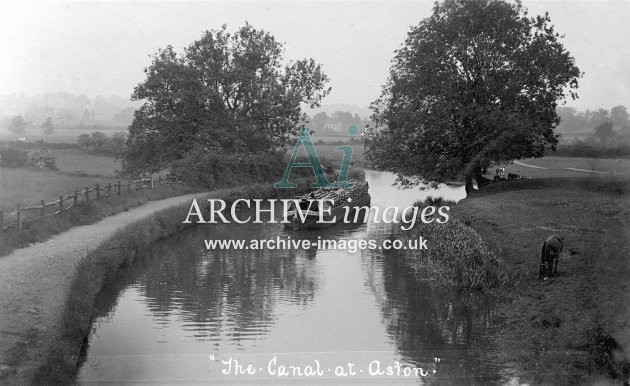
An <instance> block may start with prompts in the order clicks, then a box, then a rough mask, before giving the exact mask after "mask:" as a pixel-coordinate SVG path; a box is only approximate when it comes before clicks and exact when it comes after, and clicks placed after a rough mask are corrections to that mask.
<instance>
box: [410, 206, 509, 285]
mask: <svg viewBox="0 0 630 386" xmlns="http://www.w3.org/2000/svg"><path fill="white" fill-rule="evenodd" d="M414 205H415V206H417V207H419V208H423V207H425V206H429V205H432V206H443V205H445V206H449V207H450V206H453V205H454V203H453V202H442V200H440V199H433V198H431V197H429V198H427V200H425V202H416V203H415V204H414ZM398 237H399V238H400V239H402V240H403V242H404V243H405V244H407V242H408V240H418V239H419V238H420V237H423V238H424V239H425V240H427V247H428V248H427V249H426V250H410V249H404V250H402V251H401V253H402V256H403V258H404V259H405V261H406V262H407V265H408V266H410V267H411V269H412V270H413V271H414V273H415V274H416V276H417V277H418V278H420V279H425V280H426V279H431V280H436V281H437V282H438V283H439V284H443V285H447V286H451V287H458V288H466V289H479V290H484V289H490V288H494V287H496V286H501V285H505V284H506V283H507V282H508V278H509V268H508V267H507V266H506V265H505V264H504V263H503V261H502V260H501V259H499V258H498V257H497V255H496V254H495V253H494V252H492V251H490V249H489V248H488V245H487V244H486V242H485V241H484V240H483V239H482V238H481V236H480V235H479V234H478V233H477V232H475V230H474V229H472V228H470V227H468V226H466V225H464V224H463V223H461V222H460V221H458V220H456V219H450V221H448V222H446V223H443V224H439V223H437V222H432V223H429V224H424V223H422V222H418V223H417V224H416V226H415V227H413V228H412V229H409V230H408V231H402V230H401V231H400V233H399V235H398Z"/></svg>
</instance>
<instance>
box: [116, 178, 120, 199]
mask: <svg viewBox="0 0 630 386" xmlns="http://www.w3.org/2000/svg"><path fill="white" fill-rule="evenodd" d="M116 192H117V193H118V195H119V196H120V181H118V190H117V191H116Z"/></svg>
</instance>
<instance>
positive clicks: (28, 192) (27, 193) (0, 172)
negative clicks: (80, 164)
mask: <svg viewBox="0 0 630 386" xmlns="http://www.w3.org/2000/svg"><path fill="white" fill-rule="evenodd" d="M115 181H116V180H115V179H113V178H105V177H100V176H94V177H79V176H72V175H65V174H63V173H58V172H52V171H45V170H41V171H40V170H36V169H10V168H0V209H2V210H4V211H5V212H7V213H8V212H12V211H14V210H15V209H16V206H17V203H18V202H21V203H22V204H23V205H24V206H31V205H39V202H40V200H45V201H46V202H51V201H55V200H56V199H58V198H59V195H61V194H66V195H67V194H70V193H72V192H74V191H75V190H81V189H84V188H85V187H86V186H89V187H92V186H94V185H95V184H97V183H99V184H101V185H103V184H107V183H108V182H111V183H114V182H115Z"/></svg>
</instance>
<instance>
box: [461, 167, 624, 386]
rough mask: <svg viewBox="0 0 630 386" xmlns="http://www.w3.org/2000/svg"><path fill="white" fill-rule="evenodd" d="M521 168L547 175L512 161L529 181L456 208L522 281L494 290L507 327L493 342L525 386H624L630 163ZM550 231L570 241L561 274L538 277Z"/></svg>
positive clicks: (490, 190) (505, 185) (477, 195)
mask: <svg viewBox="0 0 630 386" xmlns="http://www.w3.org/2000/svg"><path fill="white" fill-rule="evenodd" d="M522 162H523V163H525V164H528V165H533V166H538V167H543V168H545V169H538V168H531V167H527V166H522V165H517V164H511V165H508V166H507V171H509V172H512V173H518V174H521V175H523V176H526V177H530V178H531V179H530V178H528V179H523V180H516V181H504V182H499V183H494V184H490V185H488V186H486V187H484V188H483V189H482V190H480V191H478V192H474V193H472V194H471V195H470V196H469V197H468V198H466V199H465V200H463V201H461V203H460V204H458V205H456V206H455V207H454V208H453V209H454V210H453V212H454V213H453V215H454V216H455V218H458V219H459V220H461V221H463V222H464V223H465V224H468V225H469V226H471V227H472V228H473V229H474V230H476V231H477V232H478V233H479V234H480V235H481V236H482V238H483V239H484V240H485V241H486V242H487V243H488V245H489V246H490V248H491V249H492V251H493V252H494V253H495V254H496V255H497V256H498V257H499V258H500V259H501V260H502V261H503V262H505V263H506V266H507V267H509V269H510V276H511V277H513V278H515V279H514V282H513V283H512V284H511V286H509V287H508V288H505V289H503V290H501V291H498V294H497V295H498V296H499V297H500V298H502V299H503V302H502V303H501V304H502V305H501V306H500V313H501V315H502V316H503V317H504V319H505V325H504V328H503V329H502V331H500V333H498V334H497V335H496V336H495V337H494V339H495V340H496V344H497V345H498V346H499V347H502V351H504V352H505V353H507V355H509V359H510V361H511V362H512V363H513V367H514V368H515V369H516V370H517V372H516V373H517V374H520V375H521V377H520V379H519V381H520V382H521V383H530V384H596V383H598V382H600V384H609V382H607V381H602V380H603V379H613V380H615V381H616V382H620V383H622V382H623V381H624V380H627V379H628V377H629V376H630V357H629V354H630V334H629V331H630V328H629V324H628V323H629V321H630V282H629V281H628V279H627V278H628V277H630V264H629V262H628V252H629V251H630V239H629V237H628V234H629V233H628V231H629V229H630V212H629V211H628V209H627V208H628V207H630V205H629V204H630V194H629V192H630V175H629V174H628V170H630V168H629V166H630V161H628V160H621V161H617V160H614V159H613V160H611V159H582V158H561V157H550V158H543V159H537V160H523V161H522ZM566 168H576V169H587V170H597V171H604V172H615V173H620V174H602V173H588V172H579V171H571V170H567V169H566ZM551 234H558V235H562V236H564V238H565V245H564V251H563V253H562V255H561V257H560V262H559V267H558V269H559V275H557V276H555V277H552V278H550V280H549V281H541V280H539V279H538V261H539V253H540V246H541V243H542V240H544V239H545V238H546V237H547V236H549V235H551ZM602 382H603V383H602Z"/></svg>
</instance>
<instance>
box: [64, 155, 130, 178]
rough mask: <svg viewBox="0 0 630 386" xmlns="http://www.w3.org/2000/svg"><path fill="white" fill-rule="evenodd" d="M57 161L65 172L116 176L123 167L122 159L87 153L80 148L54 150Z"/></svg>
mask: <svg viewBox="0 0 630 386" xmlns="http://www.w3.org/2000/svg"><path fill="white" fill-rule="evenodd" d="M53 153H54V154H55V162H56V164H57V167H58V168H59V170H60V171H61V172H63V173H69V174H76V175H88V176H103V177H115V176H116V175H117V172H118V171H120V169H122V167H121V165H120V160H116V159H114V158H113V157H108V156H103V155H93V154H87V153H85V152H83V151H81V150H79V149H62V150H54V151H53Z"/></svg>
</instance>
